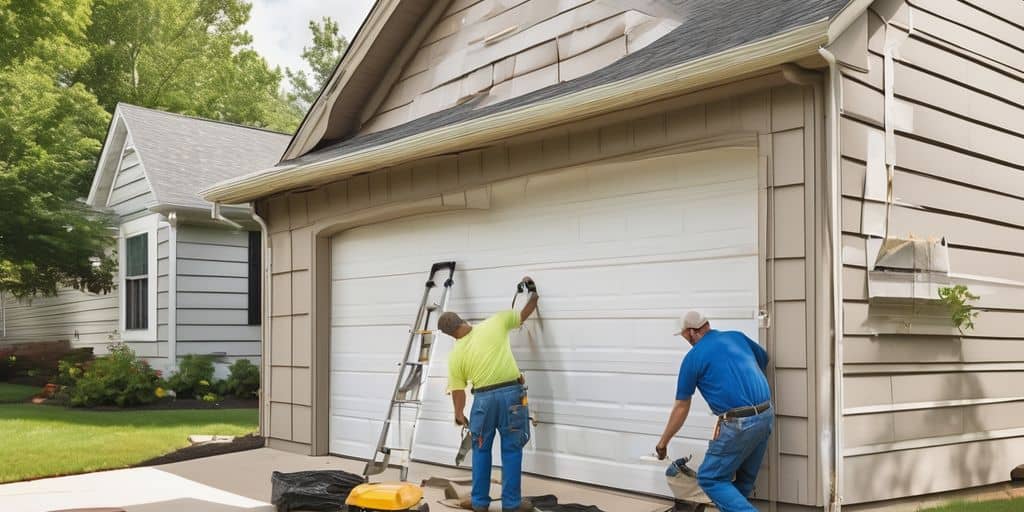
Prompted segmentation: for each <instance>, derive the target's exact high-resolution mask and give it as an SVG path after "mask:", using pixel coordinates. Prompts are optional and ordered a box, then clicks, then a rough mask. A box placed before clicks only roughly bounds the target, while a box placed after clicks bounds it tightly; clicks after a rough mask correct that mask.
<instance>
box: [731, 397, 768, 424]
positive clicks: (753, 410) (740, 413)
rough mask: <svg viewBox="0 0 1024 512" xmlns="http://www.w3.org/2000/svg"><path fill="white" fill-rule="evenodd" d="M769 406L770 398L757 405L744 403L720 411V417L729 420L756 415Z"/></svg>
mask: <svg viewBox="0 0 1024 512" xmlns="http://www.w3.org/2000/svg"><path fill="white" fill-rule="evenodd" d="M771 406H772V402H771V401H770V400H769V401H767V402H765V403H762V404H758V405H746V406H743V407H737V408H735V409H729V410H728V411H725V412H724V413H722V416H721V417H722V419H726V420H731V419H733V418H749V417H750V416H756V415H758V414H761V413H762V412H765V411H767V410H768V408H769V407H771Z"/></svg>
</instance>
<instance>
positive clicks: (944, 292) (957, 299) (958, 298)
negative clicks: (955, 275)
mask: <svg viewBox="0 0 1024 512" xmlns="http://www.w3.org/2000/svg"><path fill="white" fill-rule="evenodd" d="M980 298H981V297H979V296H977V295H974V294H973V293H971V292H970V291H969V290H968V289H967V287H966V286H964V285H962V284H958V285H956V286H951V287H950V286H947V287H942V288H939V300H940V301H941V302H942V303H943V304H945V305H946V307H948V308H949V313H950V317H951V319H952V321H953V326H954V327H956V328H957V329H958V330H959V331H960V334H964V329H967V330H972V329H974V319H975V318H977V317H978V312H977V311H975V310H974V308H973V307H971V306H970V305H969V304H967V301H974V300H978V299H980Z"/></svg>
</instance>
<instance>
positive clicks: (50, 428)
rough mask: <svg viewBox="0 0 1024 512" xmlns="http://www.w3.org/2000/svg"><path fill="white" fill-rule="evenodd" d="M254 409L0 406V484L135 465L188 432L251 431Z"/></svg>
mask: <svg viewBox="0 0 1024 512" xmlns="http://www.w3.org/2000/svg"><path fill="white" fill-rule="evenodd" d="M258 417H259V412H258V410H257V409H223V410H217V409H212V410H181V411H153V410H145V411H132V410H128V411H88V410H80V409H66V408H64V407H57V406H50V405H32V404H3V405H0V440H2V441H0V443H2V444H3V449H0V483H2V482H14V481H18V480H25V479H29V478H39V477H44V476H56V475H70V474H76V473H88V472H90V471H97V470H100V469H113V468H123V467H128V466H131V465H134V464H138V463H139V462H142V461H144V460H148V459H151V458H153V457H157V456H160V455H164V454H166V453H170V452H172V451H174V450H177V449H178V448H183V447H185V446H187V445H188V435H189V434H218V435H235V436H239V435H245V434H248V433H251V432H255V431H256V428H257V421H258Z"/></svg>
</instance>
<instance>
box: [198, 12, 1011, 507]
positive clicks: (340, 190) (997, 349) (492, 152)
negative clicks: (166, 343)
mask: <svg viewBox="0 0 1024 512" xmlns="http://www.w3.org/2000/svg"><path fill="white" fill-rule="evenodd" d="M1022 25H1024V7H1022V6H1021V4H1019V3H1016V2H1001V1H999V0H966V1H955V0H935V1H929V2H923V1H919V0H876V1H874V2H872V1H863V0H853V1H847V0H815V1H811V0H807V1H801V2H796V1H786V0H763V1H759V2H750V1H746V0H716V1H713V2H711V1H696V0H694V1H685V0H684V1H678V2H677V1H657V0H634V1H630V0H609V1H592V2H588V1H585V0H578V1H561V2H548V1H542V0H530V1H521V0H515V1H503V0H453V1H438V2H418V1H408V0H381V1H378V2H377V3H376V5H375V7H374V8H373V10H372V11H371V13H370V15H369V17H368V19H367V20H366V22H365V24H364V25H363V27H362V28H361V29H360V31H359V33H358V34H357V35H356V37H355V38H354V40H353V42H352V45H351V47H350V48H349V50H348V52H347V53H346V55H345V56H344V58H343V59H342V61H341V63H340V64H339V66H338V68H337V70H336V72H335V74H334V76H333V77H332V78H331V80H330V82H329V83H328V84H327V85H326V86H325V88H324V90H323V93H322V94H321V96H320V98H319V99H318V100H317V101H316V102H315V104H314V105H313V106H312V107H311V109H310V111H309V113H308V114H307V116H306V119H305V120H304V122H303V124H302V126H301V127H300V128H299V130H298V132H297V133H296V134H295V136H294V137H293V139H292V141H291V142H290V144H289V146H288V148H287V150H286V151H285V152H284V157H283V159H282V161H281V162H280V163H278V164H277V165H274V166H268V167H267V168H265V169H262V170H258V169H253V171H255V172H253V173H251V174H246V175H244V176H240V177H237V178H233V179H229V180H225V181H223V182H221V183H218V184H216V185H214V186H212V187H210V188H209V189H207V190H206V191H204V192H203V197H205V198H206V199H207V200H210V201H213V202H221V203H225V204H241V203H245V202H250V203H252V204H254V205H255V208H256V211H257V212H258V213H259V215H260V216H261V217H262V218H264V219H265V220H266V223H267V226H268V229H269V232H270V236H269V237H268V241H269V251H270V253H271V254H272V255H273V261H272V264H271V267H270V269H271V273H272V277H271V280H270V284H269V286H270V288H271V290H270V295H271V297H272V298H271V300H270V302H269V304H268V306H269V312H268V313H269V315H270V317H271V328H270V329H269V331H268V334H269V338H268V339H266V340H265V342H264V343H265V345H264V347H263V353H264V355H265V364H267V365H268V366H269V368H265V386H266V387H267V388H269V389H265V390H266V391H269V392H268V393H267V394H265V396H266V397H267V398H266V400H267V402H266V403H265V404H264V410H263V416H262V419H261V423H262V429H263V433H264V434H265V435H266V436H267V437H268V438H269V441H268V444H269V446H271V447H277V448H280V449H283V450H290V451H295V452H299V453H306V454H328V453H331V454H338V455H343V456H350V457H361V458H367V457H369V456H370V455H371V453H372V452H373V445H374V443H375V440H376V435H377V433H378V432H379V429H380V426H381V422H380V419H381V418H382V416H383V415H384V413H385V410H386V408H387V400H388V394H389V392H390V391H391V389H393V388H392V386H393V379H394V371H395V368H396V367H395V362H396V361H397V360H398V358H400V357H401V355H400V353H401V352H400V350H401V348H402V346H403V343H404V340H405V336H406V334H407V329H408V325H409V322H410V321H411V320H412V316H413V313H414V311H415V309H416V305H417V304H418V299H419V297H420V295H419V293H420V290H421V287H422V282H423V279H424V275H425V273H426V272H427V270H428V268H429V267H430V264H431V263H433V262H435V261H444V260H455V261H457V263H458V269H459V270H458V272H457V273H456V275H455V288H454V289H453V301H452V303H451V308H452V309H453V310H455V311H459V312H460V313H464V314H465V315H466V316H468V317H469V318H471V319H475V320H478V319H482V318H484V317H485V316H486V315H488V314H490V313H492V312H494V311H497V310H500V309H502V308H506V307H508V304H509V299H510V296H511V295H512V292H513V289H514V288H513V287H514V283H515V282H516V281H517V280H518V279H519V278H520V277H521V276H522V275H524V274H529V275H531V276H533V277H534V278H535V279H536V280H537V283H538V286H539V287H540V289H541V292H542V301H541V305H540V313H539V315H538V317H539V318H538V321H536V322H531V323H529V324H528V325H527V326H526V327H524V329H523V330H522V331H521V332H520V333H519V334H517V335H516V336H515V337H514V339H513V346H514V350H515V352H516V354H517V358H518V360H519V362H520V364H521V365H522V367H523V369H524V370H525V373H526V375H527V379H528V381H529V385H530V393H531V397H530V398H531V400H530V402H531V404H532V405H533V409H534V412H535V414H536V416H537V419H538V420H539V422H540V424H539V426H538V427H537V429H536V435H535V440H534V442H533V444H532V445H531V446H530V447H529V448H528V455H527V457H525V462H524V467H525V468H526V470H527V471H529V472H532V473H537V474H543V475H552V476H556V477H559V478H563V479H569V480H576V481H580V482H588V483H593V484H598V485H603V486H609V487H614V488H620V489H624V490H629V491H636V492H644V493H654V494H668V489H667V487H666V485H665V482H664V478H663V476H662V473H661V471H662V469H663V468H661V467H659V466H657V465H650V464H646V463H644V462H642V461H641V457H642V456H644V455H645V454H648V453H651V451H652V450H653V447H654V444H655V443H656V441H657V437H658V435H659V434H660V432H661V429H662V428H663V425H664V422H665V420H666V418H667V414H668V408H669V406H670V404H671V402H672V397H673V389H674V387H673V386H674V379H675V375H676V372H677V369H678V365H679V361H680V359H681V357H682V356H683V354H684V353H685V352H686V347H685V346H684V345H683V344H681V342H680V341H679V339H678V338H673V336H672V333H673V332H674V331H676V330H677V329H678V324H677V322H678V320H677V318H678V317H677V315H678V314H679V313H680V312H682V311H684V310H686V309H690V308H697V309H701V310H703V311H704V312H705V313H707V314H708V315H709V316H710V318H711V322H712V324H713V325H714V326H715V327H718V328H723V329H738V330H741V331H744V332H745V333H747V334H748V335H750V336H751V337H753V338H755V339H757V340H758V341H759V343H762V344H764V345H765V346H766V348H767V350H768V351H769V353H770V355H771V366H770V369H769V379H770V382H771V384H772V387H773V389H774V393H775V401H776V407H777V412H778V420H777V423H776V429H775V435H774V437H773V440H772V445H771V448H770V450H769V455H768V457H767V458H766V464H765V465H766V468H765V470H764V471H762V472H761V474H760V478H761V481H760V482H759V483H758V486H757V491H756V497H757V498H759V499H761V500H765V502H766V503H775V504H777V506H778V510H810V509H821V508H826V509H829V510H836V509H838V508H840V507H841V506H846V507H848V508H850V509H853V510H856V509H857V508H864V507H867V506H870V505H872V504H874V505H873V506H877V504H879V503H882V504H884V503H886V502H887V501H888V500H895V499H899V498H904V497H912V496H919V495H924V494H929V493H941V492H946V491H953V490H958V489H965V488H970V487H974V486H982V485H986V484H992V483H996V482H1004V481H1006V480H1008V479H1009V474H1010V470H1011V469H1012V468H1013V467H1015V466H1017V465H1018V464H1021V463H1024V437H1022V436H1024V387H1022V386H1021V385H1020V383H1021V382H1022V380H1024V343H1022V339H1021V337H1022V333H1021V329H1020V326H1021V325H1024V288H1022V283H1024V242H1022V241H1024V236H1022V235H1024V231H1022V227H1024V173H1022V172H1021V170H1022V169H1024V149H1022V148H1024V138H1022V137H1024V110H1022V108H1024V87H1022V86H1021V85H1022V83H1021V82H1022V79H1024V31H1022V30H1021V27H1022ZM953 284H965V285H967V286H968V287H969V289H970V290H972V291H974V292H976V293H977V294H978V295H980V296H981V298H980V299H979V300H977V301H976V302H973V303H972V304H973V305H974V306H975V307H977V308H980V312H979V310H975V312H979V314H978V316H977V317H976V318H975V320H974V324H975V325H974V328H973V329H965V331H964V332H963V333H961V332H960V331H959V330H958V329H957V328H956V327H955V326H954V325H953V321H952V319H951V315H950V311H949V308H947V307H946V306H943V305H942V304H940V303H939V302H938V298H939V296H938V292H939V290H940V289H942V288H944V287H946V286H950V285H953ZM450 343H451V342H450V340H442V342H441V343H440V344H439V345H440V346H438V348H437V350H438V351H439V352H438V353H437V354H436V355H435V357H437V358H438V359H436V360H437V361H444V355H445V352H446V350H447V349H449V348H450ZM445 371H446V369H445V368H444V364H443V363H437V364H435V365H434V367H433V368H432V369H431V374H430V375H431V380H430V382H431V388H430V391H429V396H428V398H427V404H426V409H425V411H424V413H423V416H422V418H421V422H420V425H419V426H418V427H417V431H416V435H417V438H416V446H415V449H414V457H415V458H417V459H421V460H424V461H429V462H435V463H439V464H450V463H451V461H452V457H453V455H454V453H455V451H456V448H457V445H458V442H459V432H458V430H457V427H455V426H454V425H452V420H451V417H452V413H451V406H450V405H449V401H448V398H447V397H446V396H445V395H444V393H443V389H444V376H445ZM714 422H715V418H714V417H713V416H712V415H711V414H710V411H709V409H708V408H707V406H706V404H703V403H699V401H698V402H695V405H694V410H693V411H692V412H691V415H690V419H689V420H688V421H687V424H686V426H685V427H684V429H683V431H682V432H681V434H680V436H679V437H678V438H677V439H676V441H675V442H674V443H673V445H672V446H671V447H670V453H671V454H673V455H675V456H683V455H687V454H691V453H692V454H694V455H695V457H696V460H697V461H699V460H700V459H701V458H702V456H703V451H704V450H705V447H706V441H707V439H709V437H710V436H711V433H712V427H713V425H714Z"/></svg>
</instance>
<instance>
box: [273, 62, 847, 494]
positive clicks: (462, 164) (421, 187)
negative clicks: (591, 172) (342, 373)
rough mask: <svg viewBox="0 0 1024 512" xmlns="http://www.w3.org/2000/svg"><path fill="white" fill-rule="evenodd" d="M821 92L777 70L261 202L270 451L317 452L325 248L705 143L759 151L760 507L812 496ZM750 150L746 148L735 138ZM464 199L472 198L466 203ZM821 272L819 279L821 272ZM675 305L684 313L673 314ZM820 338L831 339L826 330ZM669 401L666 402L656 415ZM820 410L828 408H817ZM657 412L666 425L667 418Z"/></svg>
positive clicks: (320, 446) (321, 421) (321, 429)
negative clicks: (343, 235) (770, 392)
mask: <svg viewBox="0 0 1024 512" xmlns="http://www.w3.org/2000/svg"><path fill="white" fill-rule="evenodd" d="M820 105H821V98H820V88H816V87H798V86H795V85H791V84H789V83H787V82H786V81H785V80H784V79H783V78H782V77H781V75H780V74H773V75H766V76H762V77H754V78H751V79H748V80H744V81H740V82H737V83H735V84H732V85H729V86H723V87H719V88H714V89H709V90H706V91H702V92H700V93H695V94H691V95H688V96H684V97H680V98H676V99H673V100H669V101H665V102H660V103H657V104H651V105H648V106H646V107H643V108H640V109H635V110H631V111H625V112H620V113H616V114H613V115H609V116H604V117H602V118H599V119H593V120H589V121H587V122H584V123H579V124H574V125H571V126H567V127H559V128H552V129H546V130H542V131H540V130H539V131H538V132H537V133H535V134H533V135H532V136H530V137H523V138H520V139H516V140H510V141H505V142H504V143H501V144H498V145H495V146H493V147H490V148H487V149H483V150H476V151H468V152H464V153H460V154H458V155H453V156H450V157H445V158H436V159H430V160H425V161H420V162H414V163H412V164H410V165H406V166H401V167H395V168H388V169H379V170H375V171H373V172H370V173H367V174H363V175H360V176H355V177H353V178H350V179H348V180H344V181H339V182H335V183H332V184H329V185H326V186H323V187H318V188H316V189H313V190H310V191H305V192H295V193H288V194H283V195H278V196H274V197H271V198H267V199H264V200H262V201H260V204H259V207H260V211H261V213H262V214H263V215H264V216H265V217H266V218H267V219H268V223H269V227H270V232H271V252H272V269H271V270H272V279H271V286H272V292H271V293H272V295H273V299H272V303H271V306H270V307H271V315H272V317H273V318H272V325H271V329H270V339H269V340H268V342H267V343H268V346H265V347H264V353H265V354H268V357H269V369H268V371H267V372H266V373H268V374H269V376H270V378H269V380H268V382H265V387H264V389H265V390H267V391H268V395H267V396H268V397H269V403H268V404H265V410H266V415H265V416H264V417H263V425H262V427H263V431H264V434H265V435H267V436H268V437H269V438H270V445H271V446H278V447H281V448H284V449H288V450H292V451H302V452H306V453H316V454H321V453H325V452H326V450H327V428H326V419H327V411H328V407H329V403H328V399H327V385H326V377H327V372H328V368H327V367H326V365H327V361H328V360H327V352H326V349H327V346H328V343H329V325H325V324H326V323H329V322H328V318H329V316H330V304H329V295H328V294H327V292H326V290H327V289H329V276H330V269H329V259H330V254H329V240H330V238H329V237H330V236H331V235H332V234H335V233H337V232H338V231H341V230H344V229H346V228H348V227H354V226H356V225H361V224H369V223H373V222H379V221H382V220H388V219H391V218H395V217H398V216H407V215H412V214H418V213H428V212H431V211H441V210H444V209H451V208H463V207H466V204H467V203H468V202H471V195H472V193H473V191H474V190H477V189H479V188H480V187H481V186H482V185H485V184H487V183H491V182H494V181H498V180H502V179H507V178H510V177H514V176H521V175H525V174H529V173H533V172H538V171H542V170H548V169H557V168H560V167H566V166H569V165H578V164H583V163H586V162H588V161H596V160H601V159H607V158H616V157H627V158H628V156H627V155H629V154H635V153H643V152H652V151H653V152H657V151H680V150H685V149H686V148H687V147H690V148H698V147H701V146H703V145H709V144H710V145H714V144H719V145H728V144H740V143H743V144H756V145H757V147H758V150H759V155H760V169H761V172H760V177H759V181H760V196H761V198H760V201H759V211H760V213H759V218H760V223H761V225H760V226H759V228H760V229H759V232H760V233H761V241H760V246H761V253H762V255H764V261H763V263H762V265H763V268H762V270H761V272H760V273H761V276H762V282H761V283H760V288H761V300H762V303H764V304H766V308H767V309H768V310H769V311H770V312H771V314H772V316H773V319H772V322H771V328H770V329H768V330H767V332H765V333H764V335H763V336H762V339H764V340H766V341H767V343H768V347H769V351H770V353H771V354H772V361H773V365H774V370H773V371H772V375H771V376H770V377H771V379H772V381H773V385H774V387H775V389H776V401H777V408H778V412H779V420H778V425H777V429H776V432H777V435H776V437H775V439H774V447H775V448H774V449H773V450H772V454H771V455H770V457H769V460H768V463H769V464H771V466H772V467H778V468H779V471H777V472H772V471H764V472H762V478H763V480H762V482H760V484H759V485H758V489H760V491H759V493H760V494H759V496H760V497H762V498H770V497H773V496H774V497H776V498H777V499H778V500H780V501H784V502H790V503H802V504H815V503H818V502H819V501H820V494H821V493H820V492H818V491H817V489H818V488H819V487H820V485H819V480H818V474H819V471H818V469H817V468H818V466H819V458H818V454H817V447H816V442H815V440H816V439H817V438H818V437H819V436H818V432H820V431H821V429H822V426H821V425H820V423H819V420H818V419H816V418H817V414H818V410H819V405H818V402H817V400H818V397H817V396H816V395H815V394H814V393H813V392H812V391H810V390H813V389H815V382H816V379H817V374H816V372H815V364H816V358H817V353H816V351H815V344H814V340H815V337H816V332H817V330H818V329H820V328H821V327H820V325H819V324H818V323H817V321H816V317H817V316H819V315H820V314H821V311H820V310H821V308H825V307H827V300H821V299H819V298H818V296H819V295H820V290H827V286H828V284H827V283H822V282H821V280H820V279H819V278H816V277H815V275H816V267H817V266H818V265H819V264H820V263H821V262H820V261H819V259H818V258H817V256H816V255H817V254H818V251H817V250H816V249H815V247H816V245H817V244H820V243H821V240H822V238H821V237H822V236H823V234H822V233H823V232H822V233H819V232H818V231H820V230H819V229H818V228H819V226H818V225H817V223H816V222H815V218H816V215H818V214H819V213H820V212H819V211H818V210H819V209H820V201H819V200H818V199H817V198H818V196H819V194H820V193H821V184H819V183H817V180H816V179H815V174H816V169H819V168H820V166H819V162H820V159H821V154H820V152H819V151H818V150H817V149H816V148H818V147H820V141H821V131H820V130H821V120H822V112H821V107H820ZM744 140H745V141H749V142H742V141H744ZM464 191H469V192H466V193H465V194H463V192H464ZM826 275H827V274H826ZM680 307H682V305H680ZM825 329H826V331H825V332H826V333H827V327H826V328H825ZM669 402H670V401H667V402H666V415H667V412H668V407H669V405H670V403H669ZM825 412H826V413H827V412H828V411H827V410H826V411H825ZM666 417H667V416H666Z"/></svg>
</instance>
